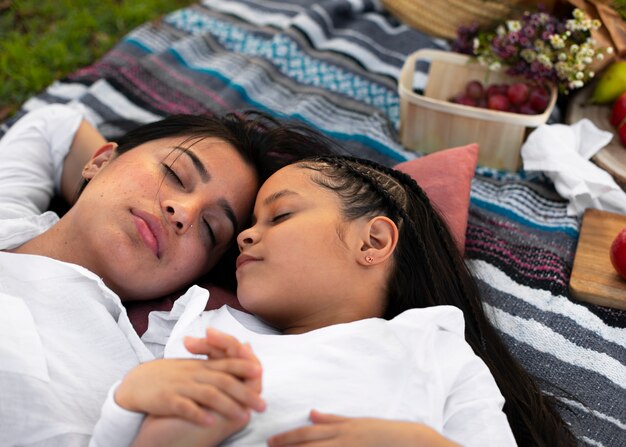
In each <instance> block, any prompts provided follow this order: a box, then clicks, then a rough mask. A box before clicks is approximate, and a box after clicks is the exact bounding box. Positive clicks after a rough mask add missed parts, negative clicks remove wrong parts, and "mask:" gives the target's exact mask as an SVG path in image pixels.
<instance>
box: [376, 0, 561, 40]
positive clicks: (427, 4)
mask: <svg viewBox="0 0 626 447" xmlns="http://www.w3.org/2000/svg"><path fill="white" fill-rule="evenodd" d="M553 3H554V0H537V1H533V0H436V1H432V0H431V1H428V0H382V4H383V7H384V8H385V9H387V10H388V11H389V12H391V13H392V14H393V15H394V16H396V17H397V18H398V19H399V20H401V21H403V22H405V23H407V24H409V25H411V26H413V27H415V28H417V29H419V30H421V31H424V32H426V33H427V34H430V35H432V36H438V37H444V38H446V39H454V38H455V37H456V34H457V30H458V28H459V26H461V25H469V24H471V23H478V24H479V25H489V24H492V23H495V22H499V21H501V20H503V19H506V18H508V17H511V16H513V15H519V14H520V13H522V12H523V11H524V10H526V9H528V8H535V9H536V7H537V5H538V4H542V5H543V6H544V7H545V8H546V9H547V10H550V9H551V7H552V5H553Z"/></svg>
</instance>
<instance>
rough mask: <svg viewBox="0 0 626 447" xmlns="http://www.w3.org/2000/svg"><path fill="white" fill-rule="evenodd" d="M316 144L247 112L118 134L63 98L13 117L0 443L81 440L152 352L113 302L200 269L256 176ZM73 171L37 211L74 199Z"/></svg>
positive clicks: (209, 263) (227, 237)
mask: <svg viewBox="0 0 626 447" xmlns="http://www.w3.org/2000/svg"><path fill="white" fill-rule="evenodd" d="M327 150H330V146H329V144H328V143H327V142H326V140H324V139H323V138H321V137H319V135H317V134H316V133H315V132H313V131H311V130H309V129H308V128H304V127H302V126H297V125H287V124H282V123H279V122H277V121H274V120H272V119H271V118H269V117H265V116H262V115H259V114H244V115H236V114H229V115H225V116H221V117H220V116H216V117H194V116H174V117H170V118H166V119H164V120H162V121H160V122H157V123H152V124H148V125H145V126H143V127H140V128H138V129H136V130H134V131H131V132H130V133H129V134H128V135H126V136H125V137H122V138H121V139H120V140H119V141H118V142H116V143H114V142H107V141H105V140H104V138H103V137H102V136H100V135H99V133H98V132H97V131H96V130H95V129H94V128H93V127H92V126H91V125H90V124H89V123H88V122H87V121H85V119H84V112H83V111H82V110H81V109H75V108H72V107H69V106H64V105H51V106H45V107H42V108H40V109H38V110H36V111H33V112H31V113H29V114H27V115H26V116H25V117H23V118H22V119H20V120H19V121H18V122H17V123H16V124H15V125H14V126H13V127H11V129H10V130H9V131H8V132H7V134H6V135H5V136H4V137H3V138H2V140H0V158H1V159H2V163H0V250H3V251H0V315H2V317H0V319H1V321H0V337H1V338H2V345H1V346H0V393H1V394H2V399H1V401H2V402H1V403H0V444H1V445H15V444H19V445H30V444H37V445H40V444H42V445H51V444H55V443H56V444H59V445H68V446H69V445H86V444H87V442H88V439H89V437H90V434H91V430H92V428H93V425H94V423H95V421H96V420H97V418H98V414H99V409H100V407H101V405H102V402H103V401H104V399H105V396H106V391H107V390H108V389H109V387H110V386H111V384H112V383H113V382H115V380H117V379H119V378H120V377H122V375H123V374H124V373H126V372H127V371H128V370H130V369H131V368H132V367H134V366H136V365H137V364H138V363H139V362H141V361H145V360H149V359H152V358H153V355H152V354H151V353H150V352H149V351H148V350H147V349H146V348H145V346H144V345H143V343H142V342H141V341H140V340H139V337H138V336H137V334H136V333H135V332H134V330H133V329H132V326H131V324H130V322H129V320H128V318H127V316H126V312H125V310H124V308H123V307H122V305H121V301H123V300H140V299H149V298H157V297H161V296H163V295H165V294H168V293H170V292H173V291H177V290H180V289H181V288H182V287H184V286H185V285H187V284H189V283H190V282H192V281H193V280H194V279H196V278H198V277H199V276H201V275H204V274H206V273H207V272H208V271H209V270H210V269H211V268H213V267H214V266H215V265H216V263H217V262H218V260H219V259H220V257H221V256H222V255H224V254H225V253H226V252H227V250H228V249H229V248H230V247H231V246H232V243H233V242H234V240H235V236H236V234H237V233H238V232H239V231H240V230H241V228H243V226H244V225H245V223H246V221H247V220H248V217H249V213H250V209H251V207H252V203H253V200H254V196H255V194H256V191H257V189H258V186H259V185H260V183H261V182H262V181H263V180H264V178H266V177H267V176H268V175H269V174H270V173H271V172H273V171H274V170H276V169H277V168H278V167H280V166H282V165H284V164H286V163H288V162H290V161H293V160H296V159H299V158H301V157H302V156H304V155H311V154H315V153H324V152H325V151H327ZM62 168H64V169H62ZM61 171H63V174H62V175H61V174H60V173H61ZM78 177H82V178H83V179H84V180H85V182H86V185H85V186H84V188H83V190H82V193H81V194H80V196H79V197H78V199H76V200H75V203H74V204H73V206H72V207H71V208H70V209H69V210H68V211H67V213H65V214H64V215H63V216H62V217H61V218H59V217H58V216H57V215H56V214H55V213H53V212H49V211H48V212H45V210H46V209H47V207H48V205H49V202H50V198H51V196H52V195H53V193H54V191H55V190H56V191H58V192H60V193H61V194H63V196H64V197H65V198H67V199H68V200H72V199H73V198H72V195H73V194H72V193H73V191H75V186H76V185H77V178H78ZM209 374H211V375H213V376H214V375H216V374H217V375H218V376H219V375H220V374H222V373H217V372H215V371H210V372H209Z"/></svg>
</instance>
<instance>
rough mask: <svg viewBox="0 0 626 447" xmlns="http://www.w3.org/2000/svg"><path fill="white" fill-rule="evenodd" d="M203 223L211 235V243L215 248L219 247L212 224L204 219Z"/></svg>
mask: <svg viewBox="0 0 626 447" xmlns="http://www.w3.org/2000/svg"><path fill="white" fill-rule="evenodd" d="M203 222H204V224H205V225H206V228H207V231H208V233H209V238H211V243H212V244H213V246H214V247H215V246H216V245H217V238H216V237H215V232H214V231H213V227H211V224H210V223H209V222H208V221H207V220H206V219H203Z"/></svg>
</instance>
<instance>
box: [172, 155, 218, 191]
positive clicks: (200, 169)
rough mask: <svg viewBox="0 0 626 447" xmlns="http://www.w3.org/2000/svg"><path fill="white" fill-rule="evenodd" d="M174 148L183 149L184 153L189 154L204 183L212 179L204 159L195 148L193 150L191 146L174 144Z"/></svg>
mask: <svg viewBox="0 0 626 447" xmlns="http://www.w3.org/2000/svg"><path fill="white" fill-rule="evenodd" d="M172 149H177V150H179V151H181V152H182V153H183V154H185V155H187V156H188V157H189V158H190V159H191V163H192V164H193V166H194V168H196V171H198V175H199V176H200V179H201V180H202V182H203V183H207V182H208V181H209V180H211V174H209V171H207V169H206V167H205V166H204V164H203V163H202V161H201V160H200V159H199V158H198V156H197V155H196V154H195V153H194V152H193V150H191V148H188V147H182V146H174V147H173V148H172Z"/></svg>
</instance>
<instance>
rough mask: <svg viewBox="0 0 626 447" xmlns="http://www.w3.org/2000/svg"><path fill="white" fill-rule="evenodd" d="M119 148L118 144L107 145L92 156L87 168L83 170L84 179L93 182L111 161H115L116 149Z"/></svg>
mask: <svg viewBox="0 0 626 447" xmlns="http://www.w3.org/2000/svg"><path fill="white" fill-rule="evenodd" d="M116 148H117V143H111V142H109V143H106V144H104V145H103V146H102V147H100V149H98V150H97V151H96V152H94V154H93V155H92V156H91V159H90V160H89V161H88V162H87V164H86V165H85V167H84V168H83V173H82V175H83V178H84V179H85V180H91V179H92V178H94V177H95V176H96V174H97V173H98V172H100V170H101V169H102V168H103V167H104V166H106V165H107V164H108V163H109V161H111V160H112V159H113V157H114V156H115V149H116Z"/></svg>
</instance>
